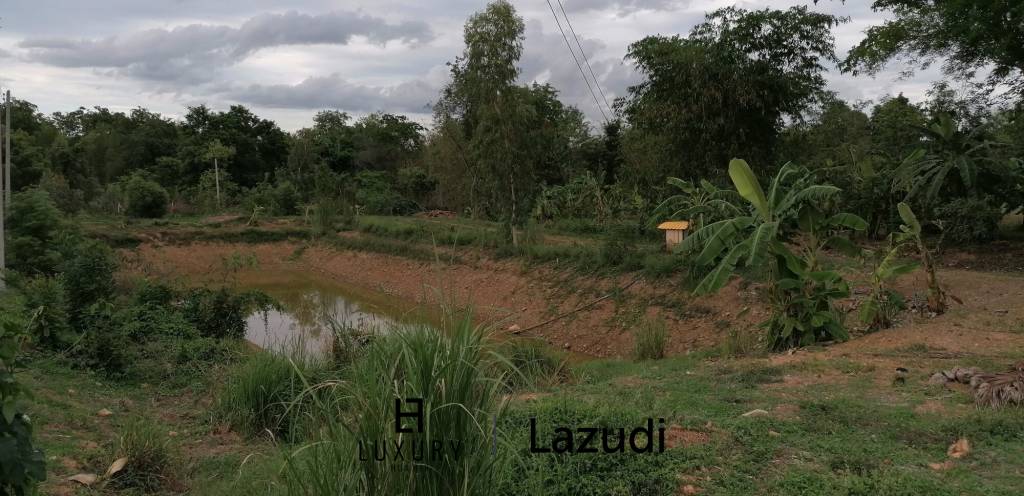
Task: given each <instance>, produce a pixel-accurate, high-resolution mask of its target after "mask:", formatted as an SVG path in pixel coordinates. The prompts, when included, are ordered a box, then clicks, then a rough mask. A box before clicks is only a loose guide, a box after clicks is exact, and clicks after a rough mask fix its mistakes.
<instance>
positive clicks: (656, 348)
mask: <svg viewBox="0 0 1024 496" xmlns="http://www.w3.org/2000/svg"><path fill="white" fill-rule="evenodd" d="M667 339H668V330H667V329H666V327H665V322H663V321H661V320H653V319H647V320H644V321H643V322H642V323H641V324H640V327H638V328H637V329H636V331H635V332H634V333H633V341H634V345H633V350H634V352H633V354H634V356H636V359H637V360H660V359H662V358H665V342H666V341H667Z"/></svg>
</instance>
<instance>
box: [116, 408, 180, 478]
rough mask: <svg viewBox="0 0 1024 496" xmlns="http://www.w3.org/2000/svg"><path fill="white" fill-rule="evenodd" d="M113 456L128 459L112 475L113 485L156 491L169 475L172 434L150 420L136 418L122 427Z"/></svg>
mask: <svg viewBox="0 0 1024 496" xmlns="http://www.w3.org/2000/svg"><path fill="white" fill-rule="evenodd" d="M114 458H115V459H118V458H126V459H127V462H126V463H125V465H124V468H122V469H121V470H119V471H117V472H115V473H114V474H113V475H111V477H110V480H109V484H110V485H111V486H112V487H114V488H117V489H123V488H136V489H141V490H143V491H156V490H158V489H160V488H161V487H163V486H164V485H165V484H166V483H167V481H168V479H169V478H170V471H171V460H172V449H171V443H170V437H168V435H167V431H166V430H165V429H163V428H161V427H160V426H158V425H157V424H155V423H153V422H152V421H151V420H147V419H139V420H136V421H133V422H131V423H129V424H128V425H127V426H125V428H124V429H123V430H122V432H121V436H120V439H119V441H118V445H117V447H116V449H115V452H114Z"/></svg>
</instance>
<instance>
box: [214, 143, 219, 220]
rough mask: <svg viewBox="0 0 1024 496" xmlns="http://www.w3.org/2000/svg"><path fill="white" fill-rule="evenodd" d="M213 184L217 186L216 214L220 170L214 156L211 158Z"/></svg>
mask: <svg viewBox="0 0 1024 496" xmlns="http://www.w3.org/2000/svg"><path fill="white" fill-rule="evenodd" d="M213 184H215V185H216V186H217V212H220V168H219V167H217V157H216V156H214V157H213Z"/></svg>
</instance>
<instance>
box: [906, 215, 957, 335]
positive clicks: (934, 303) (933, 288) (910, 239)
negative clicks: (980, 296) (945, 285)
mask: <svg viewBox="0 0 1024 496" xmlns="http://www.w3.org/2000/svg"><path fill="white" fill-rule="evenodd" d="M896 209H897V210H898V211H899V213H900V218H901V219H903V225H901V226H900V232H899V233H897V234H896V240H897V242H900V243H913V244H914V245H915V246H916V247H917V251H918V252H919V253H920V254H921V264H922V265H924V270H925V272H926V273H927V274H928V310H930V311H931V312H934V313H935V314H938V315H941V314H943V313H945V311H946V308H947V302H946V292H945V291H943V289H942V287H941V286H939V280H938V276H937V275H936V273H935V261H934V260H933V259H932V255H931V251H930V250H929V249H928V246H927V245H926V244H925V242H924V238H923V237H922V236H921V222H920V221H918V220H917V216H916V215H914V211H913V210H911V209H910V206H909V205H907V204H906V203H903V202H900V203H899V204H898V205H896Z"/></svg>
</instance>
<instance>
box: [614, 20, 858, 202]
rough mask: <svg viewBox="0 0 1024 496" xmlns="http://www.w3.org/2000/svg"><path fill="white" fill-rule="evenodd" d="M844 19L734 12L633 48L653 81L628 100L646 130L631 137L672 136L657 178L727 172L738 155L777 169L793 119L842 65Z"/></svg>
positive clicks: (636, 122)
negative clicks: (776, 152)
mask: <svg viewBox="0 0 1024 496" xmlns="http://www.w3.org/2000/svg"><path fill="white" fill-rule="evenodd" d="M843 21H844V19H840V18H837V17H835V16H831V15H827V14H821V13H816V12H811V11H809V10H808V9H807V8H806V7H792V8H790V9H788V10H772V9H764V10H757V11H747V10H743V9H737V8H733V7H730V8H725V9H720V10H717V11H715V12H712V13H710V14H708V16H707V19H706V20H705V22H704V23H702V24H700V25H698V26H696V27H694V28H693V30H692V31H691V32H690V35H689V36H688V37H686V38H682V37H679V36H672V37H664V36H649V37H647V38H644V39H642V40H640V41H638V42H636V43H633V44H632V45H630V47H629V51H628V53H627V55H626V57H627V59H629V60H631V61H633V62H634V63H635V64H636V67H637V70H638V71H639V72H640V74H641V75H643V76H644V80H643V81H642V82H641V83H639V84H637V85H635V86H632V87H630V88H629V95H628V96H627V97H626V98H625V99H624V100H622V101H620V103H619V105H620V107H621V108H622V109H623V111H624V115H625V117H626V119H627V122H628V123H629V124H630V125H631V126H633V127H634V128H635V129H636V130H639V131H641V134H640V135H637V134H635V133H630V135H631V136H634V137H636V136H639V137H641V138H643V139H644V140H645V141H647V142H652V141H651V140H652V137H655V139H654V141H659V140H657V139H656V137H657V136H663V137H665V138H666V139H663V140H660V141H662V142H664V143H666V144H667V146H669V147H670V150H668V153H667V156H668V157H670V158H669V160H670V162H669V163H667V164H662V166H661V167H660V170H657V171H656V172H655V173H654V174H653V176H655V177H649V178H648V180H649V181H651V183H652V184H661V183H663V182H664V178H665V177H666V176H669V175H671V176H677V177H685V178H690V179H698V178H701V177H709V176H715V175H722V174H723V173H724V169H723V165H722V164H726V163H728V160H729V159H730V158H731V157H735V156H747V157H756V158H757V162H759V163H768V162H769V161H770V159H771V158H772V154H773V149H774V145H775V141H776V138H777V136H778V133H779V132H780V130H781V128H782V125H783V121H784V118H785V117H787V116H788V117H792V118H797V119H799V118H800V117H801V114H802V112H803V111H804V110H805V109H806V108H807V106H808V105H809V104H810V103H811V102H813V101H815V100H816V99H817V98H818V97H819V96H821V95H822V94H823V90H824V87H825V79H824V76H823V73H824V71H825V67H824V65H823V64H825V63H827V62H837V61H838V59H837V57H836V56H835V53H834V38H833V35H832V28H833V27H834V26H836V25H838V24H839V23H841V22H843ZM646 168H648V169H650V167H649V166H647V167H646ZM640 177H642V176H640Z"/></svg>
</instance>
